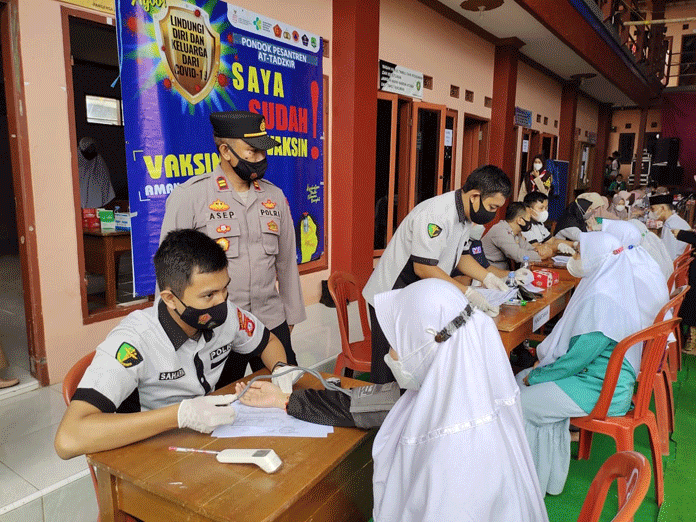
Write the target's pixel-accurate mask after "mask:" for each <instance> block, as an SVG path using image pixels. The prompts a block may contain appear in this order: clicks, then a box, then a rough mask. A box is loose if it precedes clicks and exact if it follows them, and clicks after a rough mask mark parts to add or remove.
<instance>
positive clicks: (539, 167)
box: [534, 163, 541, 172]
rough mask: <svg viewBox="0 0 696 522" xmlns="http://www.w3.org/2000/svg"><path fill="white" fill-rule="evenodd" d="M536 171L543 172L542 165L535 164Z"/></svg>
mask: <svg viewBox="0 0 696 522" xmlns="http://www.w3.org/2000/svg"><path fill="white" fill-rule="evenodd" d="M534 170H536V171H537V172H538V171H540V170H541V163H535V164H534Z"/></svg>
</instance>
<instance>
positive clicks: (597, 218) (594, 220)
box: [586, 196, 619, 231]
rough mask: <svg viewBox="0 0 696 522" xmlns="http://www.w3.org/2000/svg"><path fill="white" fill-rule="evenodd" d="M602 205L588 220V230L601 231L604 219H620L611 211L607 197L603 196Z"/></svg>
mask: <svg viewBox="0 0 696 522" xmlns="http://www.w3.org/2000/svg"><path fill="white" fill-rule="evenodd" d="M601 198H602V205H601V206H599V207H597V208H596V209H594V210H593V211H592V212H591V213H590V217H589V218H588V219H587V220H586V223H587V229H588V231H590V230H601V229H602V227H601V225H600V223H601V222H602V220H604V219H619V218H618V217H617V215H616V214H614V213H613V212H611V211H610V210H609V207H610V206H611V205H610V203H609V200H608V199H607V197H606V196H601Z"/></svg>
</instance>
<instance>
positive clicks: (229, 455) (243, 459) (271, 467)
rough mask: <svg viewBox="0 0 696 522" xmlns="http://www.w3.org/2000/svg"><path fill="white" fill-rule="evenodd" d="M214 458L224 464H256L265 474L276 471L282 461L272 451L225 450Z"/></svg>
mask: <svg viewBox="0 0 696 522" xmlns="http://www.w3.org/2000/svg"><path fill="white" fill-rule="evenodd" d="M215 458H216V459H217V460H218V462H224V463H225V464H256V465H257V466H258V467H260V468H261V469H262V470H264V471H265V472H266V473H274V472H275V471H278V469H279V468H280V466H281V465H282V464H283V461H281V460H280V457H278V455H277V454H276V452H275V451H273V450H272V449H226V450H222V451H221V452H219V453H218V454H217V455H216V456H215Z"/></svg>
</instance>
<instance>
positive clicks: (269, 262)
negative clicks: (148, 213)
mask: <svg viewBox="0 0 696 522" xmlns="http://www.w3.org/2000/svg"><path fill="white" fill-rule="evenodd" d="M181 228H193V229H195V230H198V231H200V232H203V233H205V234H207V235H208V236H210V237H212V238H213V239H214V240H215V241H217V242H218V244H219V245H220V246H221V247H222V248H223V249H224V250H225V252H227V261H228V263H229V264H228V271H229V274H230V279H231V280H232V281H231V282H230V286H229V300H230V301H232V302H233V303H235V304H236V305H238V306H239V307H240V308H242V309H244V310H249V311H250V312H251V313H252V314H254V315H255V316H256V317H258V318H259V319H260V320H261V321H262V322H263V323H264V324H265V325H266V326H268V328H270V329H273V328H275V327H276V326H278V325H280V324H282V323H283V321H287V322H288V324H291V325H293V324H297V323H300V322H302V321H304V320H305V318H306V317H307V316H306V313H305V308H304V300H303V298H302V287H301V286H300V274H299V272H298V270H297V254H296V247H295V228H294V225H293V221H292V216H291V215H290V208H289V206H288V201H287V199H286V198H285V195H284V194H283V191H282V190H280V189H279V188H278V187H276V186H275V185H274V184H273V183H271V182H269V181H266V180H260V181H255V182H252V184H251V186H250V188H249V194H248V198H247V202H246V203H244V201H242V199H241V198H240V196H239V194H237V192H235V190H234V188H233V187H232V185H231V184H230V183H229V182H228V181H227V179H226V178H225V176H224V173H223V171H222V169H221V168H220V167H219V166H218V167H217V168H216V169H215V170H214V171H213V172H211V173H208V174H203V175H200V176H196V177H194V178H192V179H190V180H188V181H186V182H185V183H182V184H181V185H178V186H176V187H175V188H174V190H172V193H171V194H170V195H169V197H168V198H167V207H166V211H165V213H164V220H163V221H162V231H161V233H160V243H161V242H162V240H163V239H164V237H165V236H166V235H167V233H168V232H170V231H172V230H176V229H181ZM276 280H277V281H278V288H277V289H276Z"/></svg>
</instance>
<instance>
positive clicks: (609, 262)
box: [517, 222, 669, 495]
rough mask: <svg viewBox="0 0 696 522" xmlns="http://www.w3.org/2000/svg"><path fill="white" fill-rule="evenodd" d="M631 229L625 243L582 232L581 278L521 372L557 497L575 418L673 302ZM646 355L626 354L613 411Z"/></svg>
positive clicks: (526, 405)
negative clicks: (616, 354) (534, 362)
mask: <svg viewBox="0 0 696 522" xmlns="http://www.w3.org/2000/svg"><path fill="white" fill-rule="evenodd" d="M612 226H614V222H612ZM629 227H630V225H629ZM632 230H635V229H633V228H632V227H630V228H628V229H625V230H624V232H626V235H625V237H624V241H622V240H620V239H618V238H617V237H615V236H614V235H612V234H609V233H607V232H586V233H582V234H580V252H579V256H578V255H577V254H576V255H575V256H574V257H573V258H572V259H571V260H569V262H568V271H569V272H570V273H571V274H572V275H574V276H576V277H582V280H581V281H580V283H579V284H578V287H577V289H576V291H575V293H574V294H573V297H572V298H571V299H570V302H569V303H568V306H567V307H566V310H565V312H564V314H563V317H561V319H560V320H559V321H558V323H557V324H556V326H555V327H554V329H553V331H552V332H551V334H550V335H549V336H548V337H547V338H546V339H544V341H542V342H541V343H540V344H539V346H538V347H537V355H538V356H539V361H540V362H539V366H538V367H536V368H534V369H531V370H523V371H522V372H520V373H519V374H518V375H517V379H518V382H519V383H520V384H525V385H527V386H522V390H521V398H522V411H523V414H524V419H525V431H526V434H527V439H528V440H529V444H530V446H531V449H532V455H533V458H534V463H535V465H536V469H537V473H538V475H539V484H540V486H541V489H542V491H545V492H547V493H550V494H553V495H558V494H560V493H561V492H562V491H563V486H564V485H565V481H566V478H567V476H568V466H569V464H570V433H569V431H568V427H569V419H570V418H571V417H581V416H584V415H587V414H588V413H590V411H592V408H593V407H594V405H595V404H596V402H597V399H598V398H599V393H600V391H601V389H602V384H603V382H604V375H605V373H606V368H607V364H608V362H609V357H610V356H611V353H612V351H613V349H614V346H616V344H617V343H618V342H619V341H621V340H622V339H624V338H625V337H627V336H628V335H631V334H633V333H635V332H637V331H639V330H641V329H643V328H646V327H647V326H649V325H651V324H652V323H653V321H654V319H655V316H656V315H657V312H658V311H659V310H660V308H661V307H662V306H663V305H664V304H665V303H666V302H667V301H668V299H669V295H668V292H667V284H666V281H665V279H664V276H663V275H662V273H661V272H660V270H659V267H657V264H656V263H655V262H654V261H653V260H652V258H650V256H649V255H648V254H647V253H646V252H645V251H644V250H643V249H642V248H636V245H637V244H638V242H639V240H640V235H639V234H638V233H637V230H635V233H634V235H633V236H631V234H630V231H632ZM629 241H631V243H630V244H629ZM640 359H641V347H640V345H636V346H634V347H632V348H631V349H630V350H629V351H628V353H627V354H626V358H625V360H624V363H623V366H622V368H621V373H620V375H619V380H618V383H617V386H616V391H615V393H614V397H613V399H612V402H611V407H610V409H609V415H612V416H613V415H623V414H625V413H626V412H627V411H628V409H629V407H630V405H631V398H632V395H633V386H634V384H635V380H636V374H637V373H638V371H639V369H640Z"/></svg>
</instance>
